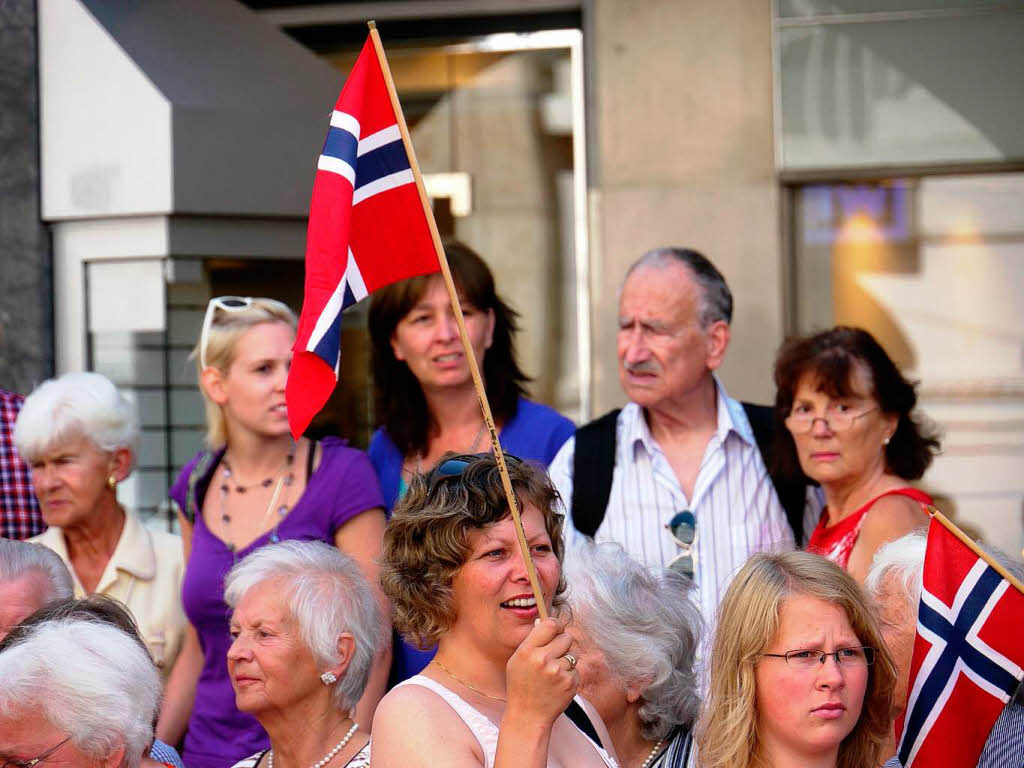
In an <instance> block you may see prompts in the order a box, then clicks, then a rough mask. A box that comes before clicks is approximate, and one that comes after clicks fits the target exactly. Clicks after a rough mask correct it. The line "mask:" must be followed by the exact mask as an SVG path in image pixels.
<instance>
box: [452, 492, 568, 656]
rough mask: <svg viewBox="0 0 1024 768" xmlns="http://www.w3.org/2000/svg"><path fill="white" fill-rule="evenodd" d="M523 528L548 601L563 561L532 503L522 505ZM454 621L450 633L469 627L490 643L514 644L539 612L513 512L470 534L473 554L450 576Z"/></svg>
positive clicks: (553, 590)
mask: <svg viewBox="0 0 1024 768" xmlns="http://www.w3.org/2000/svg"><path fill="white" fill-rule="evenodd" d="M522 521H523V530H524V531H525V533H526V541H527V543H528V544H529V546H530V554H531V556H532V557H533V564H534V566H535V567H536V569H537V578H538V580H539V581H540V586H541V592H542V593H543V596H544V600H545V602H546V603H547V605H548V607H549V608H550V606H551V601H552V599H553V598H554V595H555V590H556V589H557V587H558V578H559V575H560V573H561V566H560V564H559V562H558V558H557V557H555V553H554V551H553V550H552V547H551V538H550V537H549V536H548V532H547V529H546V528H545V527H544V516H543V515H542V514H541V512H540V510H539V509H537V508H536V507H535V506H533V505H532V504H526V505H525V506H524V507H523V510H522ZM452 590H453V592H454V597H455V616H456V618H455V623H454V624H453V626H452V628H451V630H449V634H450V635H454V634H458V633H461V632H466V633H469V634H471V635H472V637H474V638H476V639H478V640H480V641H483V642H485V643H488V644H490V645H491V646H495V647H500V646H506V647H508V648H509V649H510V651H511V650H514V649H515V648H517V647H518V646H519V643H521V642H522V641H523V638H525V637H526V635H528V634H529V632H530V629H531V628H532V627H533V622H534V621H535V620H536V619H537V617H538V616H539V613H538V611H537V604H536V600H534V597H533V592H532V591H531V589H530V580H529V576H527V571H526V565H525V564H524V562H523V556H522V554H521V553H520V551H519V540H518V538H517V537H516V530H515V526H514V525H513V523H512V517H511V515H510V516H508V517H505V518H504V519H502V520H500V521H498V522H497V523H493V524H491V525H489V526H487V527H486V528H483V529H479V530H474V531H471V532H470V534H469V554H468V555H467V556H466V562H465V563H464V564H463V566H462V567H461V568H460V569H459V570H458V571H457V572H456V574H455V577H454V579H453V580H452Z"/></svg>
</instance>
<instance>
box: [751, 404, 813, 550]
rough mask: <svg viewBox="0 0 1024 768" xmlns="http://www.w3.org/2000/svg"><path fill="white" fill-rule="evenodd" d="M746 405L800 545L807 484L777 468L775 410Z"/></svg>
mask: <svg viewBox="0 0 1024 768" xmlns="http://www.w3.org/2000/svg"><path fill="white" fill-rule="evenodd" d="M742 405H743V410H744V411H745V412H746V414H747V419H748V420H749V421H750V428H751V429H752V430H753V432H754V440H756V441H757V448H758V450H759V451H761V458H762V459H763V460H764V465H765V467H766V468H767V469H768V476H769V477H770V478H771V481H772V485H773V486H775V493H776V494H777V495H778V497H779V503H780V504H781V505H782V508H783V509H784V510H785V511H786V520H787V521H788V522H789V527H790V528H792V529H793V537H794V538H795V539H796V545H797V546H798V547H800V546H802V545H803V543H804V503H805V499H806V496H807V486H806V485H804V484H803V483H802V482H800V481H799V480H794V479H792V478H788V477H784V476H783V475H781V474H780V473H779V472H776V471H774V470H773V466H774V464H775V462H774V461H772V451H773V450H774V445H775V412H774V409H773V408H771V407H770V406H767V405H755V404H754V403H742Z"/></svg>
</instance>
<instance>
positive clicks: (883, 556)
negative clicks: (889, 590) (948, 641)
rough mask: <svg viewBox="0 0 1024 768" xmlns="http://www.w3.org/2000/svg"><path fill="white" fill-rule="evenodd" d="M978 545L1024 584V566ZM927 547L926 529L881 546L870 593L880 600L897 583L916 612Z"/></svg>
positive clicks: (868, 586) (867, 585)
mask: <svg viewBox="0 0 1024 768" xmlns="http://www.w3.org/2000/svg"><path fill="white" fill-rule="evenodd" d="M978 546H979V547H981V549H982V550H983V551H984V552H985V553H986V554H988V555H991V556H992V559H993V560H995V561H996V562H997V563H999V564H1000V565H1001V566H1003V567H1004V568H1006V570H1007V571H1009V572H1010V573H1011V574H1012V575H1013V576H1014V577H1015V578H1016V579H1018V580H1019V581H1024V563H1021V562H1020V561H1018V560H1014V559H1013V558H1012V557H1010V556H1009V555H1007V554H1006V553H1005V552H1003V551H1002V550H1000V549H996V548H995V547H991V546H988V545H987V544H981V543H979V544H978ZM927 548H928V531H927V530H926V529H924V528H922V529H919V530H916V531H911V532H910V533H908V534H906V535H904V536H901V537H900V538H898V539H894V540H893V541H890V542H888V543H887V544H883V545H882V546H881V547H879V548H878V551H877V552H875V557H874V559H873V560H872V561H871V569H870V570H869V571H868V575H867V578H866V579H864V588H865V589H866V590H867V591H868V594H870V595H871V596H872V597H874V598H877V597H878V595H879V593H880V592H882V591H883V590H884V589H885V587H886V585H887V584H888V583H890V581H891V580H895V582H896V585H899V586H901V587H902V588H903V594H904V595H905V596H906V599H907V605H909V606H911V607H912V608H914V609H915V610H916V607H917V604H918V603H919V602H920V601H921V584H922V580H923V575H924V554H925V550H927Z"/></svg>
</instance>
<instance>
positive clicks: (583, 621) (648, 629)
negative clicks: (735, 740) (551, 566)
mask: <svg viewBox="0 0 1024 768" xmlns="http://www.w3.org/2000/svg"><path fill="white" fill-rule="evenodd" d="M566 577H567V581H568V583H569V604H570V605H571V606H572V610H573V621H575V622H576V625H577V627H578V628H579V629H580V630H581V631H582V632H583V633H584V634H585V635H586V637H587V638H588V639H589V640H590V642H591V643H593V644H594V645H595V646H596V647H597V648H598V649H600V651H601V652H602V653H603V654H604V657H605V662H606V663H607V665H608V669H609V671H610V672H611V674H612V676H613V677H614V678H615V679H616V682H618V683H621V685H622V687H623V688H626V687H627V686H629V685H631V684H636V683H641V684H645V685H646V687H645V689H644V691H643V693H642V694H641V699H642V702H643V703H642V704H641V706H640V712H639V714H640V720H641V722H642V726H641V734H642V735H643V737H644V738H645V739H649V740H651V741H657V740H659V739H663V738H665V737H666V736H668V735H669V734H670V733H671V732H672V729H673V728H675V727H676V726H678V725H691V724H692V723H693V722H694V721H695V720H696V718H697V713H698V711H699V709H700V699H699V697H698V694H697V676H696V673H695V671H694V668H693V659H694V656H695V654H696V652H697V646H698V642H699V638H700V633H701V625H702V620H701V615H700V611H699V610H698V609H697V607H696V606H695V605H694V603H693V601H692V600H691V599H690V598H689V597H687V591H688V590H689V587H690V581H689V580H688V579H686V578H685V577H683V576H680V575H678V574H676V573H674V572H672V571H664V572H662V573H659V574H655V573H652V572H651V571H649V570H647V569H646V568H645V567H644V566H643V565H641V564H640V563H638V562H637V561H635V560H633V559H632V558H631V557H629V555H627V554H626V553H625V552H624V551H623V550H622V548H621V547H620V546H619V545H617V544H593V543H592V542H589V541H588V542H584V543H582V544H579V545H577V546H575V547H573V548H572V550H571V551H570V552H569V553H568V554H567V557H566Z"/></svg>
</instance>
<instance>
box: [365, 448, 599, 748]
mask: <svg viewBox="0 0 1024 768" xmlns="http://www.w3.org/2000/svg"><path fill="white" fill-rule="evenodd" d="M508 466H509V475H510V479H511V481H512V488H513V490H514V492H515V493H516V496H517V497H518V499H519V503H520V512H521V514H522V522H523V529H524V531H525V535H526V541H527V543H528V546H529V549H530V553H531V555H532V559H533V563H534V566H535V567H536V571H537V578H538V581H539V583H540V591H541V599H542V600H544V601H545V603H546V605H547V608H548V610H549V611H556V612H557V611H558V609H559V608H560V607H561V605H562V603H563V593H564V591H565V583H564V581H563V580H562V574H561V565H560V563H561V558H562V547H563V540H562V516H561V515H560V514H559V513H558V512H557V511H556V510H555V507H554V505H555V501H556V499H557V494H556V492H555V490H554V488H553V487H552V485H551V482H550V480H548V478H547V475H545V474H544V472H543V470H541V469H538V468H536V467H533V466H531V465H530V464H527V463H524V462H521V461H519V460H517V459H514V458H512V457H508ZM381 583H382V585H383V587H384V592H385V594H387V596H388V597H389V598H390V599H391V601H392V604H393V605H394V610H395V625H396V626H397V627H398V629H399V631H400V632H402V634H403V636H404V637H405V638H406V639H407V640H409V641H411V642H413V643H414V644H415V645H417V646H418V647H421V648H426V647H429V646H432V645H434V644H435V643H436V644H437V655H436V656H435V657H434V658H433V660H432V661H431V663H430V664H429V665H428V666H427V667H426V668H425V669H424V670H423V672H422V673H421V674H419V675H416V676H415V677H412V678H410V679H409V680H406V681H404V682H403V683H401V684H399V685H398V686H396V687H395V688H393V689H392V690H391V692H390V693H388V695H387V696H385V697H384V699H383V700H382V701H381V703H380V706H379V707H378V708H377V714H376V717H375V718H374V723H373V755H372V759H371V765H372V766H373V768H417V767H422V768H433V766H438V765H446V766H487V768H513V767H514V768H541V767H542V766H574V768H589V767H590V766H593V767H594V768H606V767H607V766H609V765H614V763H613V762H612V761H611V760H610V759H609V758H608V756H607V754H606V753H605V752H604V751H603V750H602V749H600V748H599V747H598V746H597V745H596V744H595V743H594V742H593V741H591V739H590V738H588V736H587V735H586V734H585V733H584V731H583V730H581V729H580V728H578V727H577V726H576V725H575V724H574V722H573V721H571V720H570V719H569V718H568V717H566V715H565V714H563V713H564V712H565V710H566V708H567V707H568V706H569V704H570V702H572V701H573V696H574V695H575V693H576V689H577V687H578V686H579V675H578V673H577V672H576V661H577V656H576V655H575V653H574V652H573V650H572V639H571V637H570V636H569V635H568V634H567V633H566V631H565V621H564V619H562V618H559V617H555V616H553V617H551V618H548V619H545V620H540V618H539V616H540V614H539V611H538V608H537V602H536V599H535V598H534V595H533V593H532V590H531V587H530V581H529V577H528V575H527V568H526V565H525V563H524V559H523V556H522V554H521V552H520V549H519V542H518V539H517V535H516V531H515V528H514V526H513V523H512V518H511V514H510V513H509V509H508V504H507V502H506V499H505V492H504V490H503V487H502V481H501V477H500V475H499V473H498V469H497V465H496V462H495V460H494V457H493V456H491V455H490V454H485V455H462V456H451V457H445V458H444V459H443V460H442V462H441V463H440V464H439V465H438V466H437V467H436V468H435V469H434V470H433V471H431V472H430V473H429V474H427V475H420V474H417V475H414V476H413V477H412V478H411V480H410V487H409V491H408V493H407V494H406V495H405V496H404V497H403V499H402V500H401V501H400V502H399V503H398V506H396V507H395V510H394V514H393V516H392V518H391V520H390V521H389V522H388V528H387V531H386V532H385V536H384V556H383V559H382V563H381ZM590 728H591V731H592V732H595V733H596V730H595V729H594V728H593V726H590Z"/></svg>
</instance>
